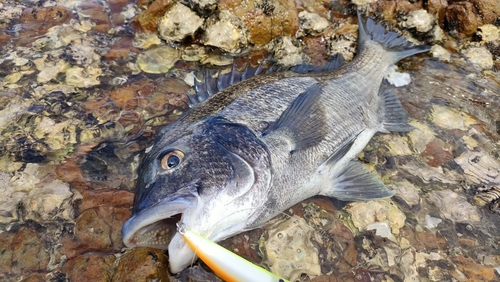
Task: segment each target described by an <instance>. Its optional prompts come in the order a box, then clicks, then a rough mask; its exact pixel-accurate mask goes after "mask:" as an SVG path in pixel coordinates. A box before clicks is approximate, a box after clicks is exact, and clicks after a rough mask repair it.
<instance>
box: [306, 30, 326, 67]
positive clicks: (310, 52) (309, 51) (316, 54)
mask: <svg viewBox="0 0 500 282" xmlns="http://www.w3.org/2000/svg"><path fill="white" fill-rule="evenodd" d="M304 43H305V44H306V46H305V47H304V53H305V54H306V55H307V56H309V58H311V62H309V64H311V65H315V66H322V65H324V64H326V63H327V60H326V58H327V57H328V54H327V51H326V44H325V40H324V39H323V38H322V37H305V38H304Z"/></svg>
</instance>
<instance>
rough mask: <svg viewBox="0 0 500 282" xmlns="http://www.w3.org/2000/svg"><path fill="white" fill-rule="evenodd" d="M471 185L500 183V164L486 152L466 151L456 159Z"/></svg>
mask: <svg viewBox="0 0 500 282" xmlns="http://www.w3.org/2000/svg"><path fill="white" fill-rule="evenodd" d="M455 161H456V163H457V164H458V165H460V167H461V168H462V169H463V171H464V176H465V178H466V179H467V180H468V181H470V183H475V184H481V183H500V164H499V163H498V161H497V159H496V158H495V157H493V156H491V155H490V154H488V153H486V152H485V151H480V152H475V151H466V152H464V153H462V154H461V155H460V156H458V157H457V158H455Z"/></svg>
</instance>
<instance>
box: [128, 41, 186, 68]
mask: <svg viewBox="0 0 500 282" xmlns="http://www.w3.org/2000/svg"><path fill="white" fill-rule="evenodd" d="M179 55H180V53H179V51H178V50H177V49H176V48H173V47H170V46H161V47H158V48H154V49H150V50H147V51H146V52H144V53H142V54H140V55H139V56H138V57H137V64H138V65H139V68H140V69H141V70H142V71H143V72H147V73H166V72H168V71H169V70H170V69H171V68H172V67H173V66H174V64H175V62H176V61H177V60H178V59H179Z"/></svg>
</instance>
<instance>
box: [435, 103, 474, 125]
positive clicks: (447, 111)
mask: <svg viewBox="0 0 500 282" xmlns="http://www.w3.org/2000/svg"><path fill="white" fill-rule="evenodd" d="M431 119H432V122H434V123H435V124H436V125H437V126H440V127H443V128H446V129H459V130H464V131H465V130H467V129H468V128H469V127H470V126H471V125H472V124H477V121H476V120H475V119H474V118H472V117H471V116H469V115H467V114H466V113H464V112H460V111H458V110H456V109H453V108H450V107H445V106H440V105H434V106H433V107H432V113H431Z"/></svg>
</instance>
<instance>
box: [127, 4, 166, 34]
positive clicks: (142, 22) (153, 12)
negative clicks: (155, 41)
mask: <svg viewBox="0 0 500 282" xmlns="http://www.w3.org/2000/svg"><path fill="white" fill-rule="evenodd" d="M149 3H151V4H150V5H149V6H148V7H147V8H146V10H144V11H142V12H141V13H139V14H138V15H137V17H135V19H134V20H133V21H132V26H133V27H135V28H136V29H138V30H141V31H149V32H156V30H157V28H158V20H159V19H160V18H161V17H162V16H163V15H164V14H165V12H166V11H167V10H168V9H169V8H170V7H171V6H172V5H173V4H174V3H175V2H174V1H172V0H155V1H153V2H149V1H144V2H143V3H137V6H139V7H142V6H143V5H147V4H149Z"/></svg>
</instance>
